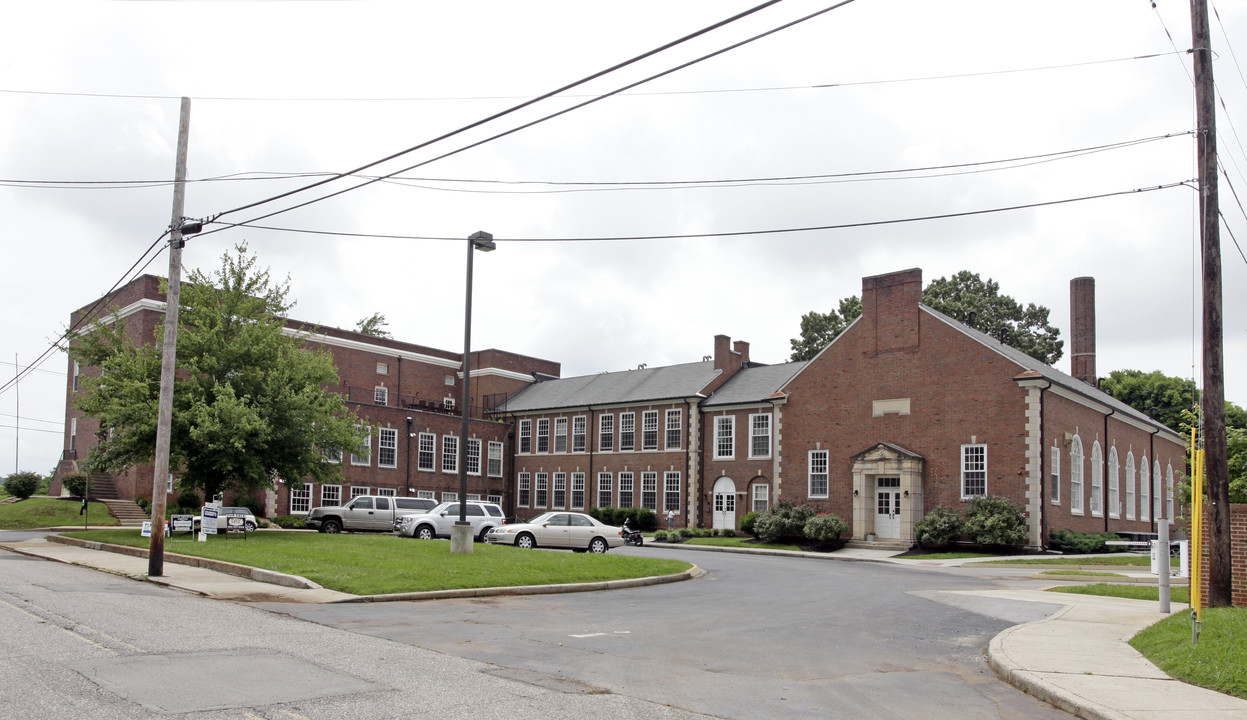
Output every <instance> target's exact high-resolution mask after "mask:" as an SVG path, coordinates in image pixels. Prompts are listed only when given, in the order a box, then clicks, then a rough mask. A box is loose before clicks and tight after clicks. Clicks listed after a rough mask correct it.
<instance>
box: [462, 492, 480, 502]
mask: <svg viewBox="0 0 1247 720" xmlns="http://www.w3.org/2000/svg"><path fill="white" fill-rule="evenodd" d="M464 499H465V500H467V501H468V502H480V501H481V494H480V493H468V494H467V495H466V496H465V497H464Z"/></svg>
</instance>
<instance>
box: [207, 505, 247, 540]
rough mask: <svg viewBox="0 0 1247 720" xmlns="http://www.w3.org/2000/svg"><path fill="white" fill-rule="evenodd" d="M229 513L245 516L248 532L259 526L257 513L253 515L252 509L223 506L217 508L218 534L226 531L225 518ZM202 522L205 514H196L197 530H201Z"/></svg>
mask: <svg viewBox="0 0 1247 720" xmlns="http://www.w3.org/2000/svg"><path fill="white" fill-rule="evenodd" d="M229 515H241V516H242V518H243V525H244V526H245V527H246V528H247V532H254V531H255V529H256V528H257V527H259V523H257V522H256V520H255V515H252V514H251V511H250V510H248V509H247V508H245V507H222V508H217V511H216V531H217V534H218V535H219V534H220V533H223V532H225V523H226V520H225V518H226V517H227V516H229ZM202 522H203V516H202V515H196V516H195V519H194V523H195V532H199V526H200V524H201V523H202Z"/></svg>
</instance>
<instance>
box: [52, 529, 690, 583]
mask: <svg viewBox="0 0 1247 720" xmlns="http://www.w3.org/2000/svg"><path fill="white" fill-rule="evenodd" d="M66 535H68V536H70V537H78V538H83V539H87V540H95V541H99V542H107V543H114V544H117V545H131V546H135V547H147V546H148V544H149V540H148V538H145V537H141V536H140V535H139V533H138V531H137V530H93V531H90V532H74V533H66ZM165 552H169V553H179V554H182V555H194V556H197V557H206V558H212V559H215V560H224V561H226V562H232V563H238V564H240V565H248V566H251V567H259V568H264V569H267V570H274V571H276V572H281V573H287V574H290V575H299V576H302V577H305V578H307V579H309V580H311V581H313V582H316V583H319V584H320V585H323V586H324V587H327V588H330V589H332V590H338V591H341V592H346V593H352V594H354V595H384V594H389V593H405V592H423V591H428V590H448V589H458V588H481V587H514V586H518V585H557V584H563V583H580V582H601V581H604V580H624V579H629V578H639V577H651V576H654V575H671V574H674V573H680V572H684V571H685V570H687V569H689V568H690V567H691V565H689V564H688V563H686V562H680V561H677V560H664V559H661V558H646V557H632V556H626V555H614V554H611V553H607V554H605V555H592V554H589V553H584V554H579V553H572V552H569V551H557V552H545V551H531V550H520V549H518V548H513V547H508V546H494V545H485V544H483V543H478V544H476V545H475V547H474V548H473V552H472V553H471V554H470V555H451V554H450V543H449V541H446V540H409V539H403V538H398V537H396V536H394V535H355V534H346V535H322V534H319V533H284V532H257V533H251V534H249V535H247V536H246V537H245V538H244V536H242V535H217V536H209V537H208V541H207V542H202V543H201V542H198V541H197V540H194V539H193V538H192V536H188V535H185V534H181V533H178V534H176V535H175V536H174V537H171V538H168V539H166V540H165Z"/></svg>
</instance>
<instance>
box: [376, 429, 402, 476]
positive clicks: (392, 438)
mask: <svg viewBox="0 0 1247 720" xmlns="http://www.w3.org/2000/svg"><path fill="white" fill-rule="evenodd" d="M378 432H379V435H378V437H377V467H383V468H393V467H398V430H396V429H394V428H381V429H380V430H379V431H378Z"/></svg>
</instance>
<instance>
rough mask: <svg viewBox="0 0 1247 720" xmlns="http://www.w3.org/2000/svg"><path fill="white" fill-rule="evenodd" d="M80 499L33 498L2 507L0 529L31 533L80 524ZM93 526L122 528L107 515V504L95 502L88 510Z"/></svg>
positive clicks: (81, 518)
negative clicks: (46, 528)
mask: <svg viewBox="0 0 1247 720" xmlns="http://www.w3.org/2000/svg"><path fill="white" fill-rule="evenodd" d="M80 510H82V501H81V500H70V499H61V498H50V497H31V498H26V499H25V500H18V501H17V502H11V503H4V504H3V505H0V529H3V530H30V529H32V528H43V527H63V526H66V525H81V524H82V521H83V516H82V515H80V514H79V511H80ZM88 512H89V513H90V521H91V524H92V525H119V524H120V523H118V522H117V518H115V517H113V516H112V515H110V514H109V513H108V506H107V505H105V504H104V503H99V502H93V503H91V504H90V508H89V509H88Z"/></svg>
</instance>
